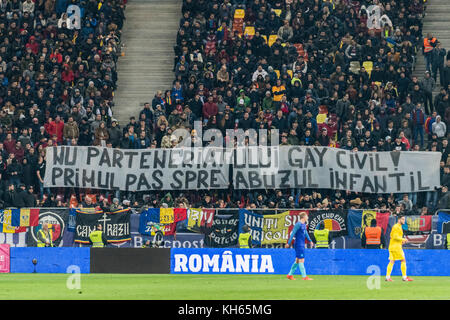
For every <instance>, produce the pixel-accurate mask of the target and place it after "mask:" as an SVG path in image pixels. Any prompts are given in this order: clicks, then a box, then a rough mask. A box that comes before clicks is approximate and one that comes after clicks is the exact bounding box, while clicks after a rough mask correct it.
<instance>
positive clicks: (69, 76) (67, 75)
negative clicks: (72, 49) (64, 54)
mask: <svg viewBox="0 0 450 320" xmlns="http://www.w3.org/2000/svg"><path fill="white" fill-rule="evenodd" d="M74 79H75V75H74V73H73V71H72V69H70V67H69V65H68V64H64V70H63V72H61V80H62V81H63V82H65V84H69V85H71V84H72V81H73V80H74Z"/></svg>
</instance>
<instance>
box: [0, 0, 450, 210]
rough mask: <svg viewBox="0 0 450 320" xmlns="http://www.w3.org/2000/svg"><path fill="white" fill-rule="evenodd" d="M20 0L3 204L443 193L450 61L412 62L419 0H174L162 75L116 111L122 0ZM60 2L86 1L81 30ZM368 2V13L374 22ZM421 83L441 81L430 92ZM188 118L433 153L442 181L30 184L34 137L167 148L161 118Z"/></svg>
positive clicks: (12, 34) (294, 200)
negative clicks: (142, 96)
mask: <svg viewBox="0 0 450 320" xmlns="http://www.w3.org/2000/svg"><path fill="white" fill-rule="evenodd" d="M30 2H31V3H34V2H32V1H30V0H26V1H24V2H22V3H21V2H19V1H6V0H3V1H0V11H1V14H0V17H1V21H0V30H1V32H2V40H1V42H2V45H1V47H0V53H1V54H0V57H1V59H2V60H1V61H0V64H1V68H2V72H1V73H0V77H1V84H2V89H1V90H2V91H1V93H0V97H1V100H2V101H1V105H2V111H1V114H0V124H1V127H0V128H1V129H0V135H1V138H0V141H3V143H2V144H0V145H1V147H0V148H1V150H2V154H1V159H0V160H1V161H0V165H1V168H0V170H1V172H0V174H1V182H0V183H1V188H0V189H1V190H0V192H1V193H2V195H1V197H0V198H1V199H2V200H3V207H10V206H14V207H22V206H23V207H25V206H35V205H38V206H48V207H53V206H70V205H72V206H75V205H77V204H79V203H84V202H85V201H86V200H85V196H86V195H90V196H91V197H92V196H94V195H95V201H97V202H98V203H99V204H101V205H106V204H108V203H111V202H112V199H113V198H117V199H120V200H124V199H125V200H131V201H132V205H134V206H142V205H144V204H146V205H150V206H160V205H162V204H165V205H167V206H169V207H177V206H179V204H180V203H183V204H184V205H183V206H186V207H189V206H201V207H205V208H212V207H217V208H227V207H230V208H237V207H241V208H242V207H251V208H264V207H268V208H380V209H382V208H385V209H389V210H391V211H392V212H393V213H400V212H406V213H416V214H433V213H434V210H435V209H437V208H448V207H449V205H450V193H449V192H448V186H449V184H450V158H449V151H450V147H449V146H448V138H449V132H450V129H449V125H450V105H449V102H448V92H449V87H448V85H449V83H450V63H449V62H447V57H448V55H444V56H443V55H441V54H439V53H436V54H433V55H432V57H434V58H432V59H431V60H432V61H431V68H430V73H429V74H427V75H423V77H419V78H417V77H415V76H413V71H414V66H415V63H416V61H417V59H419V58H420V56H421V51H422V50H423V38H422V19H423V17H424V7H425V5H426V4H425V5H424V3H423V2H422V0H413V1H409V0H397V1H385V0H373V1H364V0H362V1H350V0H332V1H327V0H284V1H282V0H272V1H270V0H268V1H266V0H210V1H207V0H183V5H182V18H181V19H180V28H179V31H178V34H177V40H176V43H175V44H174V52H175V61H174V67H173V71H174V73H175V80H174V82H173V87H172V88H168V90H166V91H165V92H157V93H156V94H155V96H154V97H153V99H152V98H151V97H149V102H148V103H146V104H145V106H144V108H143V110H142V111H141V112H140V113H139V115H136V117H132V118H131V119H130V122H129V123H120V124H119V122H118V121H117V120H116V119H115V118H114V116H113V111H114V108H115V106H114V103H113V97H114V90H115V89H116V81H117V73H116V63H117V59H118V57H119V56H120V54H121V51H120V49H121V45H120V30H121V28H122V25H123V20H124V19H125V16H124V8H125V3H124V2H125V1H124V0H105V1H103V0H101V1H97V0H89V1H78V0H72V1H56V2H55V1H51V0H47V1H43V0H40V1H39V0H36V2H35V3H34V6H32V5H30ZM52 4H53V6H52ZM70 4H76V5H78V6H79V7H80V8H82V9H83V11H84V13H83V17H82V18H81V23H80V26H79V27H80V28H78V29H77V28H76V26H75V27H72V24H71V22H70V18H69V17H68V16H67V14H66V13H65V12H66V9H67V7H68V6H69V5H70ZM373 5H376V6H378V8H380V15H379V20H378V21H372V22H371V21H369V20H368V19H369V17H371V13H370V12H368V8H370V7H371V6H373ZM369 24H370V26H371V28H370V29H369V28H368V25H369ZM68 26H70V27H68ZM149 32H151V31H149ZM24 49H25V50H24ZM433 50H436V49H435V48H434V49H433ZM436 51H437V50H436ZM436 64H440V65H439V66H440V67H441V68H440V69H439V68H437V69H436V67H435V66H436ZM435 70H439V74H437V72H436V71H435ZM437 76H438V77H437ZM434 86H438V87H439V88H440V93H439V94H437V95H436V96H435V97H434V98H433V95H432V91H433V87H434ZM430 95H431V97H430ZM121 107H124V106H121ZM194 121H202V123H203V128H204V129H209V128H217V129H219V130H221V131H222V133H223V135H224V136H225V134H226V132H225V131H226V130H227V129H236V128H239V129H244V130H247V129H250V128H253V129H263V128H264V129H278V130H279V131H280V141H279V143H280V144H281V145H307V146H308V145H320V146H329V147H334V148H343V149H347V150H355V151H373V152H377V151H393V150H397V151H411V152H413V151H419V150H420V151H438V152H441V153H442V158H441V172H442V175H441V184H442V188H440V189H439V190H436V191H435V192H426V193H411V194H395V195H387V194H386V195H374V194H360V193H359V194H358V193H354V192H347V191H336V190H324V189H318V190H309V189H304V190H299V189H294V190H290V189H289V190H251V191H243V190H233V189H232V187H231V186H230V188H229V189H228V190H205V191H203V192H191V191H183V192H179V191H177V192H167V194H164V193H161V192H153V191H148V192H137V193H127V192H103V191H102V192H100V191H98V190H97V191H96V190H82V189H77V188H75V189H74V188H64V189H58V188H53V189H52V190H49V189H47V188H44V186H43V183H42V179H43V175H44V173H45V148H46V147H47V146H52V145H80V146H87V145H95V146H108V147H115V148H126V149H143V148H174V147H176V146H177V143H179V141H177V138H176V137H175V136H173V135H172V133H173V131H174V130H175V129H176V128H187V129H189V130H191V135H192V136H195V135H196V132H195V131H194V130H192V129H193V125H194ZM21 185H23V186H22V187H21ZM30 187H33V189H30ZM20 189H24V190H20Z"/></svg>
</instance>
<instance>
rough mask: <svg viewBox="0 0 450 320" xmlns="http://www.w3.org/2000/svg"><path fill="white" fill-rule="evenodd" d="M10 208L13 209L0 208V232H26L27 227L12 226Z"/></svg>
mask: <svg viewBox="0 0 450 320" xmlns="http://www.w3.org/2000/svg"><path fill="white" fill-rule="evenodd" d="M12 210H14V209H6V210H0V232H3V233H19V232H26V231H27V227H14V226H12V225H11V216H12ZM17 210H19V209H17Z"/></svg>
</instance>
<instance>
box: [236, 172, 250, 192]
mask: <svg viewBox="0 0 450 320" xmlns="http://www.w3.org/2000/svg"><path fill="white" fill-rule="evenodd" d="M234 184H235V186H236V189H243V188H241V184H242V185H243V186H244V188H245V189H248V183H247V181H246V180H245V177H244V174H243V173H242V171H240V170H236V176H235V177H234Z"/></svg>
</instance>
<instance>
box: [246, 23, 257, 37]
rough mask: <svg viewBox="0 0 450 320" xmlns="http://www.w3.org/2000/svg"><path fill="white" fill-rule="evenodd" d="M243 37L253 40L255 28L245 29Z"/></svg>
mask: <svg viewBox="0 0 450 320" xmlns="http://www.w3.org/2000/svg"><path fill="white" fill-rule="evenodd" d="M244 35H245V36H247V37H249V38H250V39H251V38H253V36H254V35H255V27H253V26H248V27H245V29H244Z"/></svg>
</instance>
